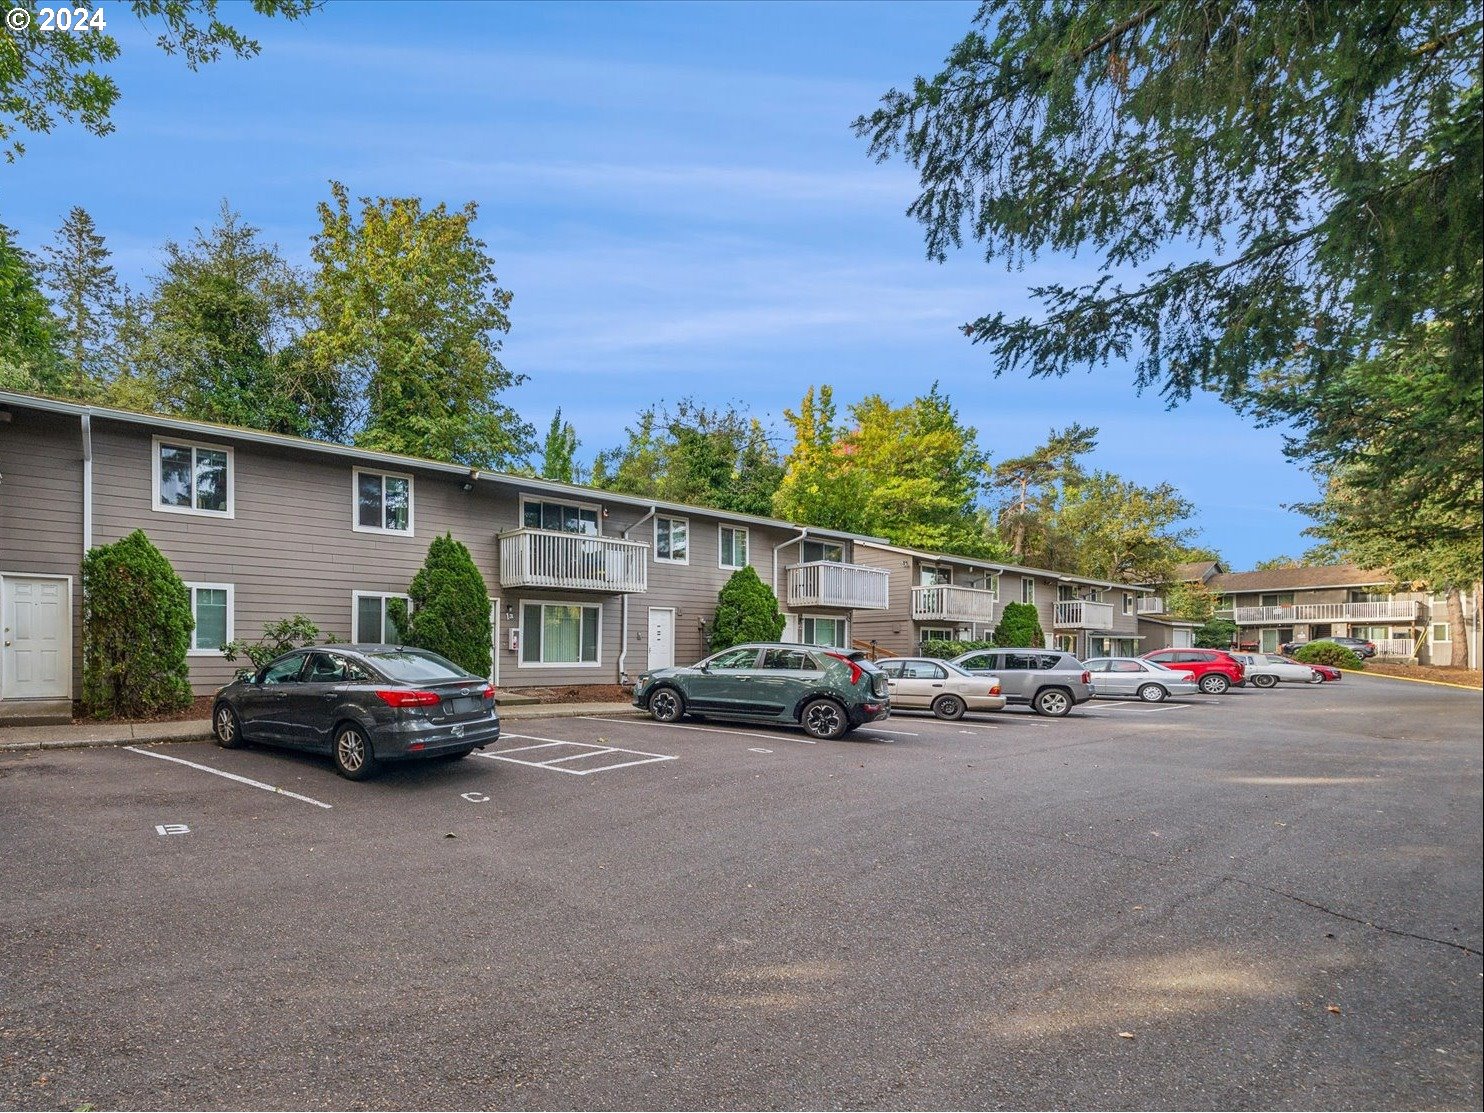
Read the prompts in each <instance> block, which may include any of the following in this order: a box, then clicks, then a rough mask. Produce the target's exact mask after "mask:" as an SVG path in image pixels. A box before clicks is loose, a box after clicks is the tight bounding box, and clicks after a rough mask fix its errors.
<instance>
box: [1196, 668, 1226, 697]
mask: <svg viewBox="0 0 1484 1113" xmlns="http://www.w3.org/2000/svg"><path fill="white" fill-rule="evenodd" d="M1231 686H1232V682H1231V681H1230V680H1228V679H1227V678H1226V677H1224V676H1222V675H1221V674H1220V673H1219V672H1208V673H1206V675H1205V676H1203V677H1201V682H1200V689H1201V691H1203V692H1205V693H1206V695H1208V696H1219V695H1221V694H1222V693H1223V692H1225V691H1226V690H1227V689H1228V688H1230V687H1231Z"/></svg>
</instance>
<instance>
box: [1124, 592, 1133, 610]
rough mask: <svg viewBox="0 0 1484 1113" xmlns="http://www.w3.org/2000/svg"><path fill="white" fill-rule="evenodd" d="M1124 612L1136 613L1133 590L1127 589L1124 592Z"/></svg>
mask: <svg viewBox="0 0 1484 1113" xmlns="http://www.w3.org/2000/svg"><path fill="white" fill-rule="evenodd" d="M1123 613H1124V614H1133V613H1134V597H1133V593H1132V592H1128V591H1125V592H1124V593H1123Z"/></svg>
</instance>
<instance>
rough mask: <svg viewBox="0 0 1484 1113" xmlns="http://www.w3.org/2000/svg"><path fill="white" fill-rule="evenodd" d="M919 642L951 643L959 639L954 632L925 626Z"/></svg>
mask: <svg viewBox="0 0 1484 1113" xmlns="http://www.w3.org/2000/svg"><path fill="white" fill-rule="evenodd" d="M917 640H918V642H951V641H956V640H957V639H956V638H955V636H954V633H953V631H952V630H949V629H946V628H943V627H937V626H924V627H923V628H922V634H921V636H920V637H919V638H918V639H917Z"/></svg>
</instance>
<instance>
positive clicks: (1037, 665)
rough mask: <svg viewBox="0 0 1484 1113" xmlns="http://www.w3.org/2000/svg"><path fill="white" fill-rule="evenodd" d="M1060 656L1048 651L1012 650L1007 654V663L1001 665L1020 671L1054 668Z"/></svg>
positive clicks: (1007, 668) (1004, 667)
mask: <svg viewBox="0 0 1484 1113" xmlns="http://www.w3.org/2000/svg"><path fill="white" fill-rule="evenodd" d="M1059 660H1060V658H1058V657H1056V656H1054V655H1052V654H1047V653H1026V652H1024V651H1020V650H1012V651H1010V652H1008V653H1006V654H1005V663H1004V664H1003V665H1001V666H1000V667H1001V668H1003V669H1006V670H1013V671H1016V672H1019V671H1021V670H1035V669H1054V668H1056V666H1057V662H1058V661H1059Z"/></svg>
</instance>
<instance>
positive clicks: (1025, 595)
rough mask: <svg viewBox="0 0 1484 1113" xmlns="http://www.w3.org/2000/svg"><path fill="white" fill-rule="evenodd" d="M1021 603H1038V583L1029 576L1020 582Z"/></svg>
mask: <svg viewBox="0 0 1484 1113" xmlns="http://www.w3.org/2000/svg"><path fill="white" fill-rule="evenodd" d="M1020 601H1021V602H1022V603H1034V602H1035V601H1036V581H1035V580H1033V579H1031V578H1030V577H1029V576H1027V577H1025V578H1024V579H1022V580H1021V581H1020Z"/></svg>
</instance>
